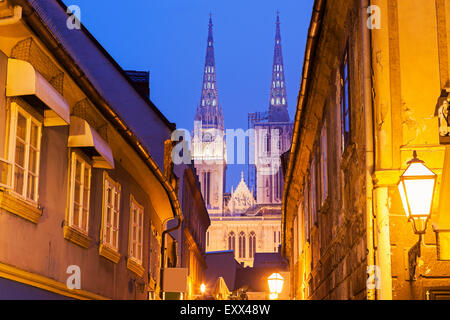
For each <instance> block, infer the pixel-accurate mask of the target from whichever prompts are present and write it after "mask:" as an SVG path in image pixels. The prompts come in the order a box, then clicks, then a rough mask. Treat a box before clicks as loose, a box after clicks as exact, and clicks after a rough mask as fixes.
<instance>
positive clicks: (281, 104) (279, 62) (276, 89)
mask: <svg viewBox="0 0 450 320" xmlns="http://www.w3.org/2000/svg"><path fill="white" fill-rule="evenodd" d="M269 121H270V122H289V113H288V111H287V94H286V78H285V75H284V64H283V52H282V49H281V31H280V15H279V12H277V22H276V31H275V49H274V55H273V67H272V82H271V86H270V101H269Z"/></svg>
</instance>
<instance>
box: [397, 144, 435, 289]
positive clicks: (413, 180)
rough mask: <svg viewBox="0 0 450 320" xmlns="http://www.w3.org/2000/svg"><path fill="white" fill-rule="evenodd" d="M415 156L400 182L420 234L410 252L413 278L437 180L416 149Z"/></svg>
mask: <svg viewBox="0 0 450 320" xmlns="http://www.w3.org/2000/svg"><path fill="white" fill-rule="evenodd" d="M413 157H414V158H413V159H412V160H410V161H409V162H408V167H407V168H406V170H405V172H403V174H402V175H401V176H400V181H399V183H398V190H399V192H400V197H401V199H402V203H403V209H404V210H405V213H406V217H407V218H408V220H409V221H410V222H412V225H413V230H414V233H415V234H418V235H419V241H418V242H417V243H416V244H415V245H414V246H413V247H412V248H411V249H410V250H409V252H408V257H409V272H410V278H411V280H412V279H414V275H415V272H416V261H417V258H418V257H420V255H421V252H420V244H421V242H422V235H423V234H425V232H426V229H427V223H428V220H429V219H430V217H431V212H432V209H433V198H434V192H435V189H436V180H437V175H436V174H435V173H434V172H433V171H431V170H430V169H429V168H428V167H427V166H426V165H425V162H424V161H422V160H420V159H419V158H418V157H417V152H416V151H414V154H413Z"/></svg>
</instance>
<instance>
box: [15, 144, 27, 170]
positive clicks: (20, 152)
mask: <svg viewBox="0 0 450 320" xmlns="http://www.w3.org/2000/svg"><path fill="white" fill-rule="evenodd" d="M15 163H16V165H19V166H21V167H22V168H23V167H25V144H24V143H23V142H20V141H19V140H17V141H16V154H15Z"/></svg>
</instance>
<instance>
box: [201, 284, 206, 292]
mask: <svg viewBox="0 0 450 320" xmlns="http://www.w3.org/2000/svg"><path fill="white" fill-rule="evenodd" d="M200 292H201V293H202V294H205V292H206V286H205V284H204V283H202V285H201V286H200Z"/></svg>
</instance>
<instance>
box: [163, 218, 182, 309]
mask: <svg viewBox="0 0 450 320" xmlns="http://www.w3.org/2000/svg"><path fill="white" fill-rule="evenodd" d="M176 219H177V225H176V226H175V227H173V228H170V229H167V230H164V231H163V233H162V236H161V237H162V240H161V270H160V274H159V290H160V293H159V297H160V298H161V300H162V299H163V294H164V291H163V283H164V282H163V281H164V267H165V261H164V260H165V253H166V235H167V234H168V233H170V232H172V231H175V230H178V229H179V228H180V227H181V221H182V218H181V216H179V215H177V217H176Z"/></svg>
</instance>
